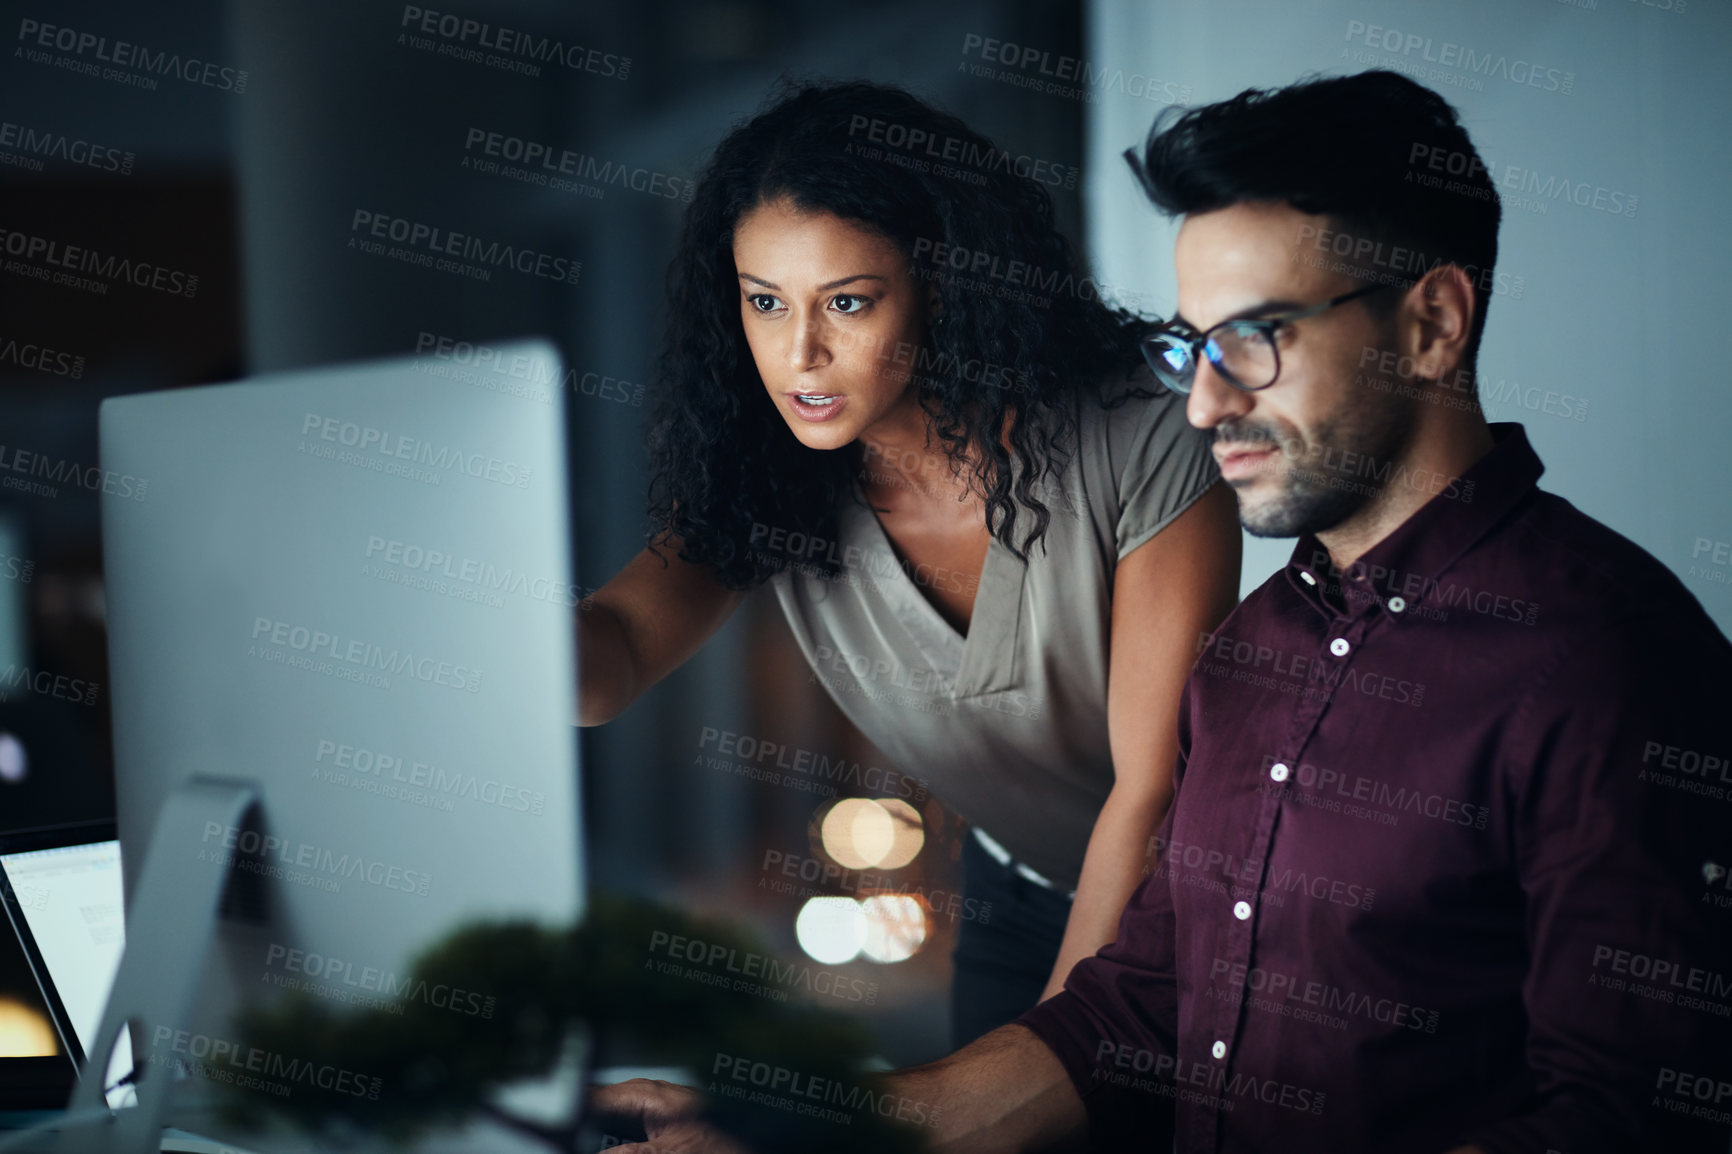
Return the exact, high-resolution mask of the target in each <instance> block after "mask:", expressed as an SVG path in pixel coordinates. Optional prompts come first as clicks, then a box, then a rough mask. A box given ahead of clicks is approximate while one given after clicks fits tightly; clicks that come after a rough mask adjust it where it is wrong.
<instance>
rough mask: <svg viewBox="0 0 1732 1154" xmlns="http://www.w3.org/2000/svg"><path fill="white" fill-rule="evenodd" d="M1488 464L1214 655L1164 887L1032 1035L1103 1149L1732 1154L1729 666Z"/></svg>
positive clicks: (1148, 888)
mask: <svg viewBox="0 0 1732 1154" xmlns="http://www.w3.org/2000/svg"><path fill="white" fill-rule="evenodd" d="M1492 428H1493V434H1494V436H1495V437H1496V439H1497V445H1496V448H1494V449H1493V450H1492V451H1491V452H1490V453H1488V454H1487V455H1486V456H1485V457H1484V458H1483V459H1482V460H1481V461H1479V462H1478V463H1477V464H1476V465H1475V466H1474V467H1473V468H1472V469H1471V470H1470V471H1469V472H1468V473H1467V474H1466V475H1465V476H1463V477H1462V478H1460V479H1458V480H1455V481H1452V482H1450V483H1449V484H1448V485H1435V486H1434V487H1433V490H1432V491H1434V492H1436V493H1437V495H1436V496H1435V497H1434V498H1433V499H1432V500H1431V501H1430V502H1429V503H1427V504H1426V505H1425V506H1424V507H1423V508H1422V509H1420V510H1419V511H1418V512H1417V513H1416V514H1415V515H1414V516H1413V517H1412V518H1410V519H1409V520H1408V521H1407V522H1406V523H1405V524H1403V525H1402V526H1401V527H1400V528H1398V529H1397V530H1396V531H1395V532H1393V533H1392V534H1390V535H1389V536H1388V537H1387V538H1386V539H1384V540H1383V541H1382V542H1380V543H1379V544H1378V545H1377V546H1376V547H1375V548H1373V549H1371V550H1370V551H1369V552H1368V553H1367V554H1366V555H1365V556H1364V557H1363V558H1361V559H1360V561H1358V562H1356V563H1355V564H1354V565H1352V566H1351V567H1349V569H1348V570H1347V571H1346V572H1336V571H1335V570H1334V568H1333V567H1332V565H1331V563H1330V560H1329V555H1328V552H1327V551H1326V550H1325V549H1324V548H1323V547H1322V546H1321V545H1320V544H1319V543H1318V542H1317V541H1316V540H1315V539H1314V538H1310V537H1307V538H1304V539H1302V540H1301V541H1300V542H1299V545H1298V547H1297V548H1296V549H1295V551H1294V554H1293V558H1292V560H1291V562H1290V563H1289V564H1288V565H1287V567H1286V568H1285V569H1284V570H1283V571H1281V572H1279V573H1276V574H1275V575H1274V576H1273V577H1271V578H1270V580H1269V581H1268V582H1266V583H1265V584H1264V585H1263V586H1262V587H1261V588H1260V589H1258V590H1257V591H1256V592H1255V593H1253V594H1252V595H1251V596H1250V597H1249V598H1247V599H1246V600H1245V602H1244V603H1243V604H1242V605H1240V607H1239V608H1238V609H1237V610H1236V611H1235V612H1234V613H1233V614H1232V616H1231V617H1229V618H1228V619H1227V621H1226V622H1225V623H1224V624H1223V625H1222V626H1221V628H1220V630H1218V631H1217V632H1216V633H1215V634H1214V635H1213V636H1212V637H1210V638H1208V639H1206V640H1205V641H1204V643H1203V644H1202V645H1201V647H1200V652H1199V656H1198V660H1197V664H1196V667H1195V668H1194V669H1193V670H1192V673H1191V677H1190V681H1189V683H1188V685H1187V688H1186V693H1185V698H1184V702H1183V706H1182V710H1181V718H1180V759H1179V767H1178V773H1179V788H1178V793H1177V797H1176V799H1175V801H1174V804H1173V807H1172V810H1171V812H1170V813H1169V814H1168V817H1167V820H1166V822H1165V824H1164V825H1163V826H1162V828H1161V831H1160V834H1159V835H1158V838H1157V841H1156V845H1155V849H1156V851H1157V856H1156V858H1155V860H1156V862H1157V864H1156V865H1155V867H1154V869H1153V871H1152V873H1151V876H1150V877H1149V878H1147V879H1146V880H1145V882H1144V884H1143V885H1142V887H1141V888H1140V889H1139V890H1138V891H1137V893H1136V895H1135V896H1134V897H1133V899H1132V901H1131V903H1130V905H1129V906H1128V907H1127V908H1126V910H1125V913H1124V916H1123V919H1122V920H1121V921H1120V923H1119V932H1118V939H1117V940H1116V941H1115V942H1113V943H1112V944H1111V945H1109V946H1107V947H1105V948H1103V949H1102V950H1101V951H1100V953H1099V954H1098V955H1096V956H1095V957H1093V958H1089V959H1087V960H1085V961H1083V962H1082V963H1080V964H1079V965H1077V966H1076V967H1075V969H1074V970H1073V971H1072V973H1071V976H1070V979H1069V981H1068V982H1066V984H1065V991H1064V992H1063V993H1061V994H1060V995H1058V996H1057V997H1055V998H1053V999H1051V1000H1050V1001H1048V1002H1046V1003H1044V1004H1043V1005H1041V1006H1038V1007H1036V1008H1035V1009H1034V1010H1032V1011H1030V1012H1029V1013H1028V1014H1027V1015H1025V1016H1024V1017H1023V1018H1022V1019H1021V1022H1022V1024H1023V1025H1025V1026H1027V1027H1029V1028H1030V1029H1032V1030H1034V1031H1035V1032H1036V1033H1037V1034H1038V1035H1039V1036H1040V1037H1041V1038H1042V1039H1043V1040H1044V1041H1045V1042H1046V1043H1047V1044H1048V1045H1049V1046H1050V1047H1051V1048H1052V1049H1053V1051H1054V1052H1055V1053H1056V1054H1057V1055H1058V1057H1059V1058H1060V1060H1061V1061H1062V1062H1063V1063H1064V1065H1065V1066H1066V1068H1067V1070H1068V1071H1069V1073H1070V1075H1071V1078H1072V1080H1073V1081H1074V1082H1075V1084H1076V1087H1077V1089H1078V1091H1079V1092H1080V1093H1081V1094H1082V1096H1083V1099H1084V1102H1085V1103H1086V1105H1087V1107H1088V1112H1089V1117H1090V1122H1091V1129H1092V1130H1093V1132H1094V1133H1095V1135H1096V1136H1097V1141H1098V1142H1099V1144H1100V1146H1101V1148H1103V1149H1110V1150H1114V1151H1117V1150H1130V1149H1147V1150H1153V1151H1160V1152H1162V1154H1165V1152H1167V1151H1169V1150H1170V1149H1172V1146H1173V1142H1174V1139H1175V1138H1176V1144H1177V1149H1178V1150H1179V1151H1180V1152H1181V1154H1205V1152H1207V1154H1213V1152H1216V1151H1221V1152H1230V1154H1249V1152H1251V1151H1259V1152H1263V1151H1268V1152H1282V1154H1288V1152H1303V1151H1329V1152H1330V1154H1347V1152H1356V1151H1379V1152H1381V1151H1390V1152H1402V1154H1426V1152H1431V1151H1443V1150H1448V1149H1450V1148H1452V1147H1454V1146H1456V1145H1458V1144H1465V1143H1477V1144H1479V1145H1480V1146H1482V1147H1484V1148H1485V1149H1487V1150H1489V1151H1492V1152H1493V1154H1514V1152H1517V1151H1520V1152H1524V1154H1525V1152H1532V1154H1547V1152H1548V1151H1555V1152H1561V1154H1597V1152H1602V1151H1603V1152H1611V1151H1620V1152H1621V1151H1656V1152H1658V1151H1665V1152H1666V1154H1686V1152H1692V1154H1693V1152H1696V1151H1702V1152H1707V1151H1713V1152H1714V1154H1726V1151H1727V1150H1728V1148H1729V1146H1732V1129H1729V1123H1732V1016H1729V1015H1732V880H1729V877H1728V870H1729V869H1732V645H1729V644H1728V642H1727V640H1726V638H1725V636H1724V635H1722V634H1721V633H1720V631H1719V630H1718V629H1717V628H1716V627H1715V625H1714V623H1713V622H1712V621H1711V620H1710V619H1709V618H1708V616H1707V615H1706V614H1705V613H1704V612H1703V610H1702V608H1701V606H1700V604H1699V603H1698V602H1697V601H1696V599H1695V598H1694V597H1693V596H1691V595H1690V593H1689V592H1688V591H1686V590H1685V589H1684V588H1683V586H1682V585H1681V584H1680V583H1679V582H1678V580H1677V578H1676V577H1674V576H1673V575H1672V574H1671V573H1670V572H1669V571H1668V570H1667V569H1666V568H1665V567H1663V566H1662V565H1661V564H1660V563H1659V562H1657V561H1656V560H1654V558H1652V557H1651V556H1649V555H1648V554H1647V553H1645V552H1644V551H1643V550H1641V549H1640V548H1639V547H1637V546H1636V545H1634V544H1633V543H1631V542H1630V541H1628V540H1626V539H1625V538H1623V537H1620V536H1619V535H1617V534H1616V533H1614V532H1612V531H1611V530H1610V529H1607V528H1606V527H1605V526H1603V525H1600V524H1599V523H1598V522H1596V521H1594V520H1592V519H1590V518H1589V517H1587V516H1585V515H1584V514H1582V513H1581V512H1579V511H1578V510H1577V509H1575V508H1574V507H1573V506H1572V505H1570V504H1569V502H1567V501H1565V500H1563V499H1562V498H1559V497H1557V496H1554V495H1552V494H1549V493H1544V492H1541V491H1540V490H1539V489H1537V488H1536V487H1535V482H1536V481H1537V480H1538V478H1539V476H1540V473H1541V471H1542V468H1543V466H1541V464H1540V462H1539V459H1538V458H1537V457H1536V456H1535V455H1534V453H1533V450H1532V449H1531V448H1530V447H1529V445H1528V441H1527V437H1526V435H1525V433H1524V432H1523V431H1522V429H1521V427H1520V426H1519V425H1494V426H1493V427H1492ZM1392 483H1394V482H1392Z"/></svg>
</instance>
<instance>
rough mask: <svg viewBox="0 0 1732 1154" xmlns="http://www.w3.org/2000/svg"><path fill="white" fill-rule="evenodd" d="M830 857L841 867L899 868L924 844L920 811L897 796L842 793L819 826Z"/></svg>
mask: <svg viewBox="0 0 1732 1154" xmlns="http://www.w3.org/2000/svg"><path fill="white" fill-rule="evenodd" d="M818 836H819V840H820V841H821V842H822V843H823V846H824V852H825V853H826V854H828V855H829V856H830V859H831V860H832V861H834V862H835V863H836V864H837V865H839V866H842V867H843V868H844V869H851V870H863V869H872V868H874V867H876V868H880V869H900V868H901V867H902V866H905V865H907V864H908V863H909V862H911V861H913V860H914V858H915V857H916V856H917V855H918V854H919V853H920V850H921V847H922V846H924V845H925V844H926V831H925V829H924V827H923V826H922V824H921V821H920V813H919V811H917V810H916V809H915V808H914V807H913V806H911V805H909V804H908V803H907V802H905V801H902V800H901V799H899V798H873V797H845V798H843V799H841V800H840V801H837V802H835V803H833V804H832V805H831V806H830V808H829V811H828V812H827V813H825V814H824V819H823V823H822V824H821V825H820V827H819V835H818Z"/></svg>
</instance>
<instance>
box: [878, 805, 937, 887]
mask: <svg viewBox="0 0 1732 1154" xmlns="http://www.w3.org/2000/svg"><path fill="white" fill-rule="evenodd" d="M874 800H876V801H877V803H878V805H879V807H880V808H882V809H883V810H884V812H885V813H887V814H889V815H890V823H891V826H892V827H893V828H894V829H895V831H896V832H895V837H894V839H893V840H892V841H891V844H890V849H889V850H888V851H887V852H886V853H885V855H884V856H883V857H882V858H881V859H879V861H878V868H879V869H887V870H893V869H901V868H902V867H903V866H905V865H907V864H908V863H909V862H911V861H913V860H914V859H915V858H917V857H919V856H920V851H921V850H922V849H924V848H925V847H926V827H925V826H924V825H922V824H921V821H920V811H919V810H917V809H915V808H914V807H913V806H911V805H909V804H908V803H907V802H905V801H903V800H902V799H901V798H899V797H880V798H876V799H874Z"/></svg>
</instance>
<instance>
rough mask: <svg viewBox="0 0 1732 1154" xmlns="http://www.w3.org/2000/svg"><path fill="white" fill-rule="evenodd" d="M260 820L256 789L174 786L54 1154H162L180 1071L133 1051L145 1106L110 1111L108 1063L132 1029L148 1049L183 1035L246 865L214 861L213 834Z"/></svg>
mask: <svg viewBox="0 0 1732 1154" xmlns="http://www.w3.org/2000/svg"><path fill="white" fill-rule="evenodd" d="M257 810H258V789H257V786H256V785H254V784H253V783H251V782H246V781H234V780H222V779H217V778H207V777H195V778H191V779H189V780H187V781H185V782H183V783H182V784H180V785H179V786H176V787H175V789H174V790H173V792H171V793H170V794H169V796H168V799H167V800H166V801H165V802H164V803H163V807H162V811H161V812H160V813H159V814H158V815H157V819H156V831H155V833H154V834H152V836H151V840H150V851H149V853H148V854H147V855H146V857H145V861H144V870H143V872H142V873H140V874H139V878H138V885H137V886H136V887H135V888H134V889H133V893H132V904H131V907H130V908H129V909H128V910H127V914H126V924H127V937H126V949H125V952H124V953H123V954H122V955H121V959H120V970H119V972H118V973H117V974H116V975H115V978H114V989H113V991H112V992H111V993H110V994H109V996H108V1006H107V1008H106V1009H104V1010H103V1012H102V1028H101V1029H100V1030H98V1031H97V1033H96V1044H95V1045H94V1046H91V1047H90V1048H89V1052H88V1053H87V1054H86V1055H85V1061H84V1069H83V1071H82V1072H81V1075H80V1077H79V1080H78V1085H77V1087H76V1088H75V1089H74V1090H73V1092H72V1101H71V1103H70V1104H69V1105H68V1115H67V1123H66V1126H65V1128H64V1129H62V1131H61V1134H60V1141H59V1143H58V1145H56V1147H55V1151H56V1154H156V1152H157V1150H158V1149H159V1143H161V1141H162V1120H163V1114H164V1111H165V1108H166V1107H167V1104H168V1095H169V1090H170V1088H171V1087H172V1085H173V1082H174V1078H173V1065H172V1063H169V1062H158V1061H154V1060H153V1059H154V1055H153V1053H152V1050H153V1049H155V1047H152V1046H149V1045H148V1044H145V1045H139V1044H135V1045H134V1047H133V1052H134V1059H135V1062H136V1065H135V1067H134V1075H135V1078H136V1083H135V1086H134V1089H135V1090H136V1092H137V1098H138V1101H137V1105H135V1106H129V1107H126V1108H124V1109H119V1110H114V1111H108V1099H107V1094H106V1090H107V1089H108V1087H106V1086H104V1085H103V1083H104V1082H105V1081H106V1080H107V1074H108V1066H109V1058H110V1056H111V1055H112V1054H113V1053H114V1050H115V1046H116V1044H117V1043H118V1042H119V1041H120V1037H121V1032H122V1031H124V1030H126V1029H128V1028H129V1027H130V1028H132V1030H133V1034H132V1037H133V1039H134V1041H135V1043H148V1040H149V1039H151V1038H152V1037H153V1035H154V1031H155V1030H157V1029H158V1028H159V1027H162V1028H167V1029H170V1030H178V1029H180V1028H181V1027H182V1024H183V1023H185V1022H186V1021H187V1017H188V1014H189V1012H190V1011H191V1010H192V1008H193V1001H194V996H195V994H196V993H197V990H198V986H199V982H200V979H201V978H202V977H203V976H204V968H205V957H206V955H207V954H208V953H209V952H210V943H211V939H212V937H213V936H214V933H215V929H216V922H217V915H218V909H219V906H220V903H221V902H222V899H223V893H224V889H225V885H226V883H227V882H228V880H229V877H230V874H231V873H232V872H233V861H234V858H235V857H238V856H241V855H238V854H236V855H233V856H231V855H229V854H228V853H227V852H226V851H223V850H221V849H220V848H219V850H218V851H217V852H212V851H211V850H210V848H209V846H210V844H211V843H210V837H209V831H210V829H211V828H212V826H213V824H214V825H215V826H216V827H217V828H220V829H222V830H225V831H226V830H231V829H232V830H246V829H256V828H257V826H256V823H255V822H254V821H251V820H249V819H253V818H256V817H257ZM224 840H227V841H229V842H231V843H233V842H234V841H235V838H225V839H224ZM219 844H220V843H219ZM242 876H245V875H242ZM74 1119H78V1120H77V1121H75V1120H74ZM86 1119H88V1120H86Z"/></svg>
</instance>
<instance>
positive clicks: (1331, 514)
mask: <svg viewBox="0 0 1732 1154" xmlns="http://www.w3.org/2000/svg"><path fill="white" fill-rule="evenodd" d="M1415 406H1416V402H1414V401H1413V400H1412V399H1411V398H1408V397H1396V396H1390V395H1387V394H1378V393H1374V392H1372V391H1370V390H1365V391H1364V393H1363V394H1362V395H1359V394H1357V393H1356V392H1350V393H1348V394H1346V395H1344V396H1343V398H1342V400H1341V403H1340V404H1339V405H1338V406H1337V407H1336V408H1335V410H1334V411H1332V412H1330V413H1329V414H1327V415H1326V416H1325V417H1324V418H1322V419H1321V420H1319V421H1318V422H1317V424H1316V425H1315V426H1313V428H1312V430H1311V439H1310V443H1309V444H1307V443H1305V442H1303V441H1301V440H1299V439H1297V438H1283V437H1281V436H1280V435H1279V433H1278V432H1277V431H1276V430H1275V429H1273V428H1272V427H1270V426H1267V425H1255V426H1239V427H1236V426H1233V425H1232V424H1230V423H1229V424H1225V425H1220V426H1217V427H1216V429H1215V439H1216V441H1218V442H1232V441H1243V442H1250V443H1263V442H1272V443H1274V444H1275V445H1276V447H1277V450H1278V455H1277V456H1276V457H1275V458H1273V459H1272V460H1271V462H1270V464H1269V467H1268V469H1267V470H1265V471H1263V472H1260V473H1259V474H1258V476H1257V478H1254V479H1253V482H1254V483H1255V481H1257V480H1261V481H1262V482H1263V483H1264V484H1267V483H1268V481H1269V480H1271V479H1273V480H1274V481H1276V482H1277V483H1279V484H1280V486H1281V489H1280V491H1279V492H1278V493H1276V494H1275V495H1274V496H1272V497H1270V498H1268V499H1266V500H1263V501H1262V502H1260V503H1259V504H1258V506H1257V507H1256V508H1251V509H1248V508H1247V507H1246V504H1245V501H1244V499H1243V498H1241V499H1240V502H1239V523H1240V524H1241V525H1243V526H1244V528H1245V531H1246V532H1247V533H1249V534H1251V535H1252V536H1253V537H1298V536H1302V535H1305V534H1312V535H1315V534H1317V533H1326V532H1328V531H1329V530H1330V529H1333V528H1335V527H1336V526H1337V525H1340V524H1341V523H1342V522H1344V521H1346V520H1347V519H1348V518H1349V517H1351V516H1353V515H1354V514H1355V513H1357V512H1359V511H1360V510H1361V509H1363V508H1364V507H1365V506H1366V505H1368V504H1370V503H1371V501H1372V500H1374V499H1375V498H1376V497H1378V496H1380V495H1381V494H1382V493H1383V490H1384V488H1385V486H1386V485H1387V483H1388V482H1387V480H1385V481H1381V482H1380V481H1377V480H1376V479H1375V478H1372V477H1365V476H1362V475H1360V474H1358V473H1357V472H1353V473H1350V472H1346V471H1344V470H1342V469H1341V468H1340V462H1341V460H1342V457H1343V455H1344V454H1346V453H1357V454H1359V456H1360V457H1361V459H1365V460H1368V461H1370V462H1371V463H1372V466H1373V467H1374V468H1376V469H1377V470H1378V471H1379V472H1383V473H1385V475H1386V476H1388V475H1390V474H1391V473H1392V472H1393V470H1392V469H1389V468H1386V466H1389V465H1390V464H1391V463H1392V462H1395V461H1398V460H1400V459H1401V458H1402V457H1403V456H1405V455H1406V453H1407V450H1408V448H1409V446H1410V445H1411V444H1412V441H1413V432H1414V426H1415V425H1416V423H1417V421H1416V417H1417V409H1416V407H1415Z"/></svg>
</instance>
